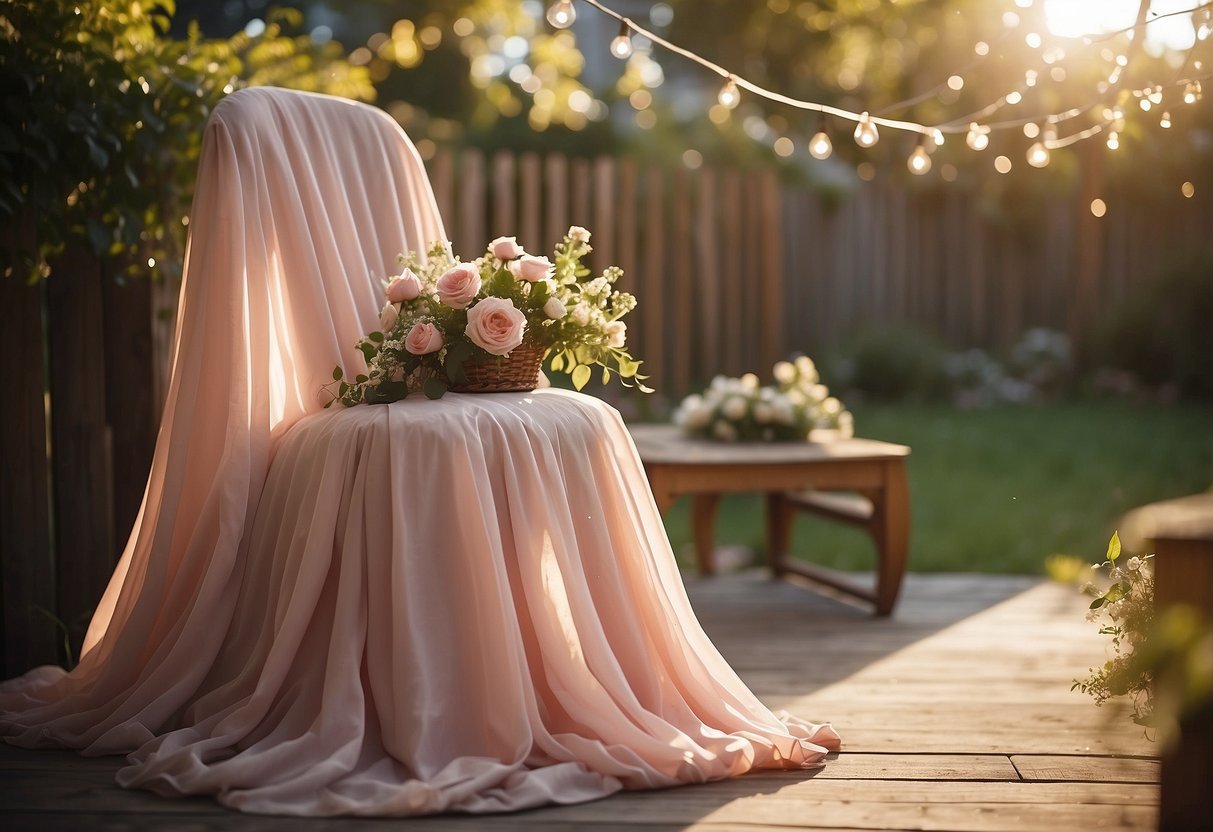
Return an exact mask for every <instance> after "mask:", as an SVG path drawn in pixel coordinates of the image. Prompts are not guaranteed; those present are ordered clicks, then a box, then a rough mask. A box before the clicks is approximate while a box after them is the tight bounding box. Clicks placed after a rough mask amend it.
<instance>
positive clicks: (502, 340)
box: [464, 297, 526, 355]
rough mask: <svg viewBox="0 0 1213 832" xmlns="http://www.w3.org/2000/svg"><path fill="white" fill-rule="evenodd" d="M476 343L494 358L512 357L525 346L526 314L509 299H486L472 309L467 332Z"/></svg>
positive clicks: (469, 313)
mask: <svg viewBox="0 0 1213 832" xmlns="http://www.w3.org/2000/svg"><path fill="white" fill-rule="evenodd" d="M464 332H465V333H467V337H468V338H470V339H471V340H472V343H473V344H475V345H476V346H478V347H480V348H481V349H483V350H485V351H486V352H490V353H492V354H493V355H509V354H510V351H511V350H512V349H514V347H516V346H518V345H519V344H521V343H522V336H523V333H525V332H526V315H524V314H522V312H520V311H519V310H518V309H517V307H515V306H514V304H513V302H512V301H510V300H509V298H491V297H490V298H485V299H484V300H482V301H480V303H478V304H476V305H475V306H473V307H472V308H471V309H469V310H468V325H467V328H466V329H465V330H464Z"/></svg>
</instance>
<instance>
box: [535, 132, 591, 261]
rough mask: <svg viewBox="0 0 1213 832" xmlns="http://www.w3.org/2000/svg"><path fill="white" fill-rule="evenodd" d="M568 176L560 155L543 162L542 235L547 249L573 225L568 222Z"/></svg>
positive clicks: (564, 160)
mask: <svg viewBox="0 0 1213 832" xmlns="http://www.w3.org/2000/svg"><path fill="white" fill-rule="evenodd" d="M568 176H569V168H568V160H567V159H565V158H564V157H563V156H561V155H560V154H558V153H553V154H552V155H550V156H548V157H547V158H546V159H544V160H543V184H544V190H545V195H546V200H545V202H546V219H545V222H544V226H543V228H544V232H543V233H544V239H546V240H547V245H548V246H549V247H550V246H554V245H556V242H557V241H558V240H560V239H561V238H563V237H564V232H565V231H567V230H568V227H569V226H570V225H572V224H573V223H571V222H570V221H569V185H568ZM591 230H592V229H591Z"/></svg>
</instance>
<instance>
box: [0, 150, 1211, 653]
mask: <svg viewBox="0 0 1213 832" xmlns="http://www.w3.org/2000/svg"><path fill="white" fill-rule="evenodd" d="M429 170H430V177H431V180H432V181H433V183H434V188H435V192H436V195H437V199H438V203H439V207H440V209H441V211H442V215H443V217H444V218H445V220H446V224H447V230H448V234H449V235H450V236H451V238H452V240H454V241H455V245H456V250H457V251H458V252H460V253H461V254H462V255H463V256H465V257H470V256H474V255H475V254H477V253H478V252H479V251H480V250H482V248H483V246H484V245H485V243H486V242H487V241H488V239H489V238H491V237H494V236H498V235H501V234H516V235H517V236H518V238H519V240H520V241H521V242H522V243H523V245H524V246H526V247H527V248H529V249H531V250H533V251H545V250H549V249H550V248H551V245H552V244H553V243H554V242H556V240H558V239H559V238H560V236H561V235H562V234H563V233H564V231H565V230H566V229H567V228H568V226H569V225H570V224H575V225H583V226H585V227H587V228H589V229H591V230H592V231H593V234H594V237H593V244H594V247H595V251H594V253H593V255H592V256H591V265H592V266H594V267H595V268H602V267H603V266H606V265H608V264H618V265H620V266H622V267H623V269H624V270H625V272H626V276H625V278H624V280H623V282H622V284H621V287H623V288H627V289H628V290H630V291H632V292H634V293H635V294H636V295H637V296H638V298H639V301H640V306H639V308H638V309H637V310H636V312H634V313H633V315H632V316H631V319H630V321H629V342H630V344H631V346H632V347H633V352H634V354H635V355H637V356H638V357H641V358H644V359H645V360H646V362H647V365H646V366H647V367H648V368H649V371H650V372H651V374H652V380H651V383H652V384H653V385H654V386H656V387H657V388H658V389H659V391H660V393H661V394H663V395H664V396H665V398H666V400H667V401H669V400H676V399H677V398H678V397H679V396H681V395H682V394H684V393H686V392H687V391H689V390H690V389H692V388H693V387H694V386H695V385H697V384H699V383H701V382H702V381H704V380H706V379H707V378H708V377H710V376H711V375H713V374H715V373H717V372H724V373H729V374H739V373H742V372H745V371H747V370H754V371H758V372H760V373H761V372H764V371H767V370H769V368H770V366H771V364H772V363H773V362H774V361H775V360H777V359H778V358H780V357H782V356H784V355H786V354H788V353H790V352H793V351H807V352H809V353H810V354H813V355H818V354H820V353H821V352H822V351H824V350H827V349H828V348H830V347H832V346H835V345H837V344H839V343H840V342H842V341H844V340H845V339H846V338H847V337H848V336H849V335H850V334H851V333H853V332H854V331H856V330H857V329H859V328H861V327H864V326H870V325H882V324H898V323H909V324H913V325H917V326H921V327H923V328H926V329H928V330H932V331H934V332H936V333H937V334H939V335H942V336H943V337H944V338H945V339H946V340H949V341H951V342H953V343H954V344H956V345H958V346H961V345H976V346H984V347H1000V346H1005V345H1007V344H1009V343H1010V342H1011V341H1013V340H1014V339H1015V338H1016V337H1017V336H1018V335H1019V333H1020V332H1021V331H1022V330H1023V329H1025V328H1026V327H1029V326H1034V325H1044V326H1051V327H1055V328H1059V329H1066V330H1069V331H1071V332H1072V333H1078V334H1081V333H1082V332H1083V331H1084V329H1085V327H1086V326H1088V325H1089V323H1090V322H1091V321H1093V320H1095V319H1096V318H1097V317H1098V316H1099V315H1100V314H1101V313H1102V312H1103V311H1104V310H1106V309H1108V308H1109V306H1110V305H1111V304H1113V303H1115V302H1116V301H1117V300H1118V299H1119V298H1120V297H1122V296H1123V294H1124V292H1125V291H1126V289H1127V288H1128V287H1130V286H1131V285H1132V284H1134V283H1136V282H1138V281H1141V280H1145V279H1148V278H1150V277H1151V276H1152V275H1153V274H1154V273H1155V272H1156V270H1157V267H1158V264H1159V263H1160V262H1165V261H1166V260H1167V259H1169V258H1171V257H1174V256H1178V255H1179V254H1182V253H1184V252H1191V251H1193V250H1198V249H1200V250H1206V251H1207V250H1210V248H1211V246H1213V242H1211V241H1213V210H1210V209H1211V207H1213V202H1211V200H1210V199H1209V196H1208V195H1206V194H1200V195H1198V196H1197V198H1195V199H1191V200H1184V199H1182V198H1180V197H1179V196H1178V195H1176V196H1175V197H1174V198H1171V199H1168V200H1165V201H1163V202H1161V203H1157V204H1145V203H1142V204H1134V203H1132V202H1131V201H1130V200H1128V199H1118V198H1117V197H1116V195H1115V194H1111V195H1103V197H1104V198H1105V199H1106V200H1107V202H1108V205H1109V211H1108V215H1107V216H1106V217H1104V218H1102V219H1098V220H1097V219H1096V218H1094V217H1093V216H1092V215H1091V213H1090V211H1089V210H1088V207H1087V206H1088V205H1089V203H1090V199H1091V198H1093V196H1094V195H1101V194H1100V192H1099V188H1098V183H1097V182H1092V181H1088V182H1086V183H1084V185H1083V187H1082V188H1080V189H1079V190H1078V191H1077V192H1076V193H1075V194H1073V195H1072V196H1071V197H1070V198H1068V199H1059V200H1056V201H1054V202H1053V203H1051V205H1050V207H1049V209H1048V212H1047V215H1044V216H1040V217H1035V218H1031V220H1030V221H1029V222H1027V223H1026V224H1020V225H1018V226H1016V227H1013V228H1012V227H1007V226H1005V225H1003V224H999V223H997V222H994V221H991V220H989V219H987V218H985V215H984V214H983V212H982V210H981V205H980V203H979V202H978V200H977V198H976V197H974V196H971V195H968V194H963V193H960V192H958V191H956V190H942V191H922V192H909V191H907V190H906V189H904V188H902V187H899V186H897V185H895V184H881V183H879V182H877V183H868V184H865V185H863V186H862V187H860V188H859V189H858V190H857V191H856V192H855V193H853V194H851V195H849V196H847V197H845V198H843V199H841V200H838V201H837V202H834V201H831V200H826V199H823V198H822V197H820V196H819V195H816V194H814V193H811V192H807V191H803V190H796V189H790V188H787V187H785V186H783V185H781V183H780V182H779V181H778V179H777V178H776V176H775V174H773V173H772V172H769V171H755V172H742V171H736V170H711V169H700V170H695V171H688V170H676V171H668V170H660V169H655V168H648V167H642V166H640V165H638V164H637V163H636V162H634V161H632V160H628V159H614V158H599V159H576V158H574V159H569V158H565V157H562V156H547V157H540V156H537V155H535V154H521V155H514V154H512V153H497V154H494V155H492V156H489V157H486V156H485V155H483V154H481V153H479V152H477V151H472V150H469V151H464V152H463V153H462V154H459V155H456V154H453V153H450V152H440V153H438V154H437V155H436V156H435V157H434V158H433V159H431V160H430V161H429ZM6 232H7V233H12V232H11V231H10V230H7V229H0V236H2V235H3V234H4V233H6ZM0 243H2V240H0ZM56 271H57V273H56V274H55V276H54V277H52V278H51V279H50V280H48V281H46V282H45V283H44V284H43V285H41V286H26V285H23V284H21V283H20V282H19V281H14V280H11V279H10V280H4V279H0V377H2V378H3V379H4V381H5V387H6V392H7V394H8V396H9V401H8V403H7V405H6V407H5V408H3V409H0V461H2V464H3V472H4V473H3V478H2V479H0V532H2V535H3V536H2V543H3V551H2V552H0V555H2V558H0V580H2V582H3V584H2V589H3V615H0V626H2V628H3V632H2V637H3V643H4V657H3V658H4V674H5V675H6V676H7V675H11V674H14V673H16V672H19V671H22V670H24V669H26V668H28V667H31V666H33V665H35V664H38V663H43V662H60V661H63V660H64V658H65V656H64V648H63V641H64V639H63V635H64V634H63V633H62V632H60V630H59V629H58V627H57V625H56V624H54V623H53V621H54V620H55V619H58V620H59V621H61V622H62V623H63V624H64V625H66V627H67V636H68V640H69V641H70V642H71V643H72V644H73V645H75V646H76V647H78V644H79V641H80V639H81V637H82V635H83V630H84V627H85V625H86V624H87V621H88V617H89V614H90V612H91V610H92V608H93V605H94V604H95V603H96V600H97V599H98V598H99V597H100V594H101V592H102V590H103V589H104V586H105V582H106V580H107V578H108V576H109V574H110V571H111V569H112V568H113V564H114V562H115V560H116V557H117V554H118V553H119V551H120V549H121V546H122V545H123V544H124V542H125V540H126V536H127V532H128V530H129V529H130V527H131V525H132V523H133V521H134V518H135V514H136V512H137V510H138V507H139V502H140V499H141V497H142V491H143V487H144V483H145V480H146V476H147V471H148V468H149V466H150V460H151V453H152V446H153V443H154V437H155V432H156V427H157V425H158V423H159V414H160V407H161V403H162V401H163V396H164V391H165V389H166V378H167V368H168V356H169V350H170V343H171V331H172V326H173V319H172V314H171V313H172V312H173V310H174V307H175V302H176V288H175V287H172V286H159V285H157V286H153V285H149V284H148V283H146V282H134V283H131V284H129V285H119V284H118V283H117V282H115V280H114V279H113V278H112V276H110V275H109V274H107V270H106V267H105V265H104V264H101V263H98V262H97V261H95V260H93V259H92V258H89V257H87V256H83V255H80V254H70V253H69V254H68V255H66V256H65V257H64V258H62V260H61V261H60V262H59V263H58V264H57V269H56ZM166 312H167V313H169V314H167V315H166V314H165V313H166ZM48 461H49V464H48ZM73 649H75V648H73Z"/></svg>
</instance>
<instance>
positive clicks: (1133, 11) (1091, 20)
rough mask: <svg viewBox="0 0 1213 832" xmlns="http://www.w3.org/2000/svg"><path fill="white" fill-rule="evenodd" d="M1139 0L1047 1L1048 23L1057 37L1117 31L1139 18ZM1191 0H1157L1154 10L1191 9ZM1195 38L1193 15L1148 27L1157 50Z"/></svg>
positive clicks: (1180, 46)
mask: <svg viewBox="0 0 1213 832" xmlns="http://www.w3.org/2000/svg"><path fill="white" fill-rule="evenodd" d="M1139 5H1140V3H1139V2H1138V0H1099V2H1097V3H1094V2H1091V0H1045V2H1044V11H1045V25H1046V26H1048V29H1049V31H1050V32H1052V33H1053V34H1054V35H1057V36H1058V37H1065V38H1080V37H1082V36H1084V35H1100V34H1103V33H1105V32H1115V31H1118V30H1120V29H1124V28H1126V27H1128V26H1132V25H1133V21H1134V20H1136V19H1137V8H1138V6H1139ZM1193 5H1194V4H1193V3H1192V2H1191V0H1154V2H1153V3H1152V4H1151V10H1152V11H1153V12H1155V13H1156V14H1160V15H1161V14H1167V13H1169V12H1177V11H1183V10H1185V9H1190V8H1192V6H1193ZM1194 40H1195V33H1194V32H1193V30H1192V16H1191V15H1186V14H1177V15H1175V16H1174V17H1167V18H1163V19H1162V20H1157V21H1155V22H1153V23H1150V24H1149V25H1148V26H1146V46H1147V48H1148V49H1149V50H1150V51H1151V52H1153V53H1158V52H1160V51H1162V50H1163V49H1187V48H1188V47H1190V46H1191V45H1192V43H1193V41H1194Z"/></svg>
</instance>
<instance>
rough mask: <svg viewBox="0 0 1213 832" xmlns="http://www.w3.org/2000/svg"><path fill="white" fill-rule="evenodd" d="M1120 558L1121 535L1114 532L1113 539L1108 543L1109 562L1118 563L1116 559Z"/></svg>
mask: <svg viewBox="0 0 1213 832" xmlns="http://www.w3.org/2000/svg"><path fill="white" fill-rule="evenodd" d="M1118 557H1120V534H1119V532H1112V539H1111V540H1109V541H1108V560H1110V561H1111V562H1112V563H1116V559H1117V558H1118Z"/></svg>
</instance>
